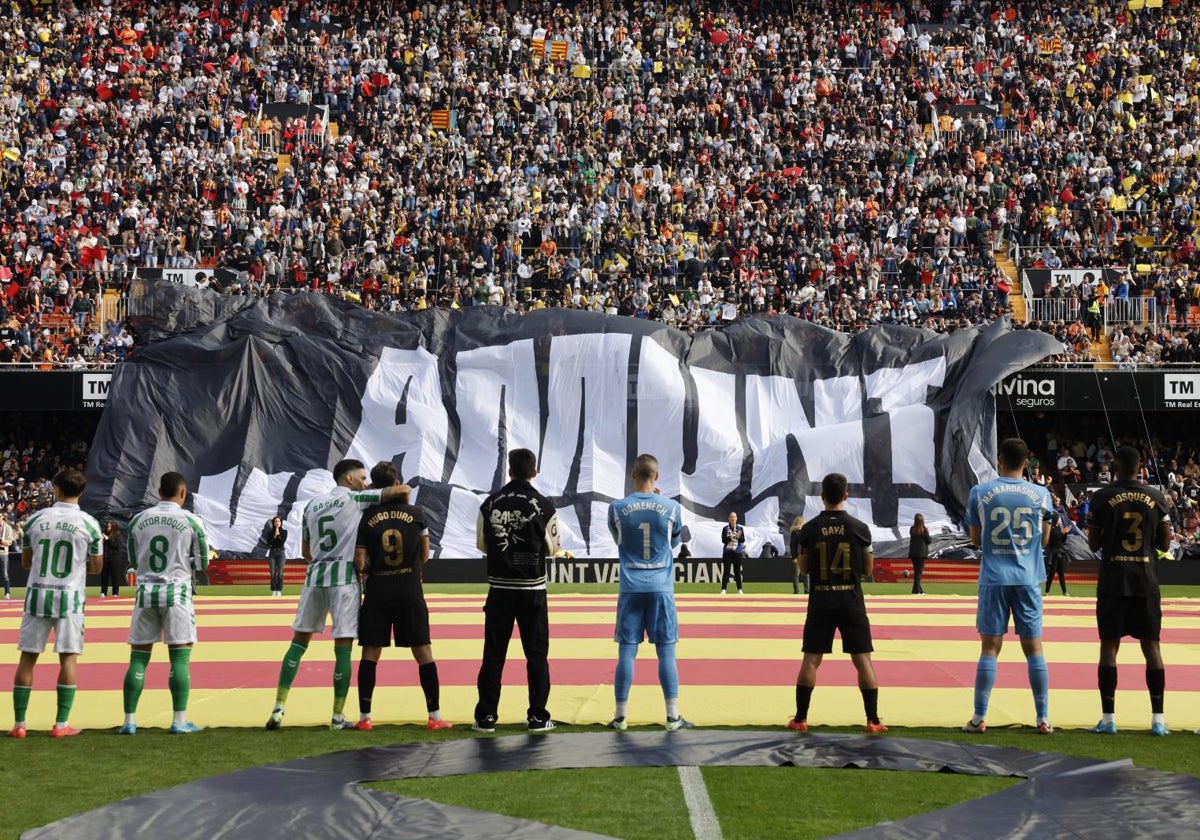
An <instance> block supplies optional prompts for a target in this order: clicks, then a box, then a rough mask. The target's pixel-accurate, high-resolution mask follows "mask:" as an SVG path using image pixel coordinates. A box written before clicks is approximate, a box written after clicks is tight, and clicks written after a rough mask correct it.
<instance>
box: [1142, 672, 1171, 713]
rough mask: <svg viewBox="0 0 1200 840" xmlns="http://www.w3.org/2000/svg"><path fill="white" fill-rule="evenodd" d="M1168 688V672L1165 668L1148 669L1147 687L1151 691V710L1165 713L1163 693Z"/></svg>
mask: <svg viewBox="0 0 1200 840" xmlns="http://www.w3.org/2000/svg"><path fill="white" fill-rule="evenodd" d="M1166 688H1167V672H1166V670H1165V669H1163V668H1147V669H1146V689H1147V690H1148V691H1149V692H1150V711H1151V712H1152V713H1153V714H1156V715H1161V714H1162V713H1163V693H1164V692H1165V691H1166Z"/></svg>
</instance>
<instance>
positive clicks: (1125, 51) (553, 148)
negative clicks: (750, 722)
mask: <svg viewBox="0 0 1200 840" xmlns="http://www.w3.org/2000/svg"><path fill="white" fill-rule="evenodd" d="M11 5H13V7H14V11H15V12H20V13H14V14H12V15H8V16H5V17H4V18H3V19H0V149H2V150H3V170H2V171H0V178H2V179H3V201H2V204H0V234H3V236H2V237H0V283H2V284H3V286H4V289H5V300H4V310H5V311H4V312H3V313H0V314H2V315H4V316H8V317H13V318H15V319H16V321H17V322H18V324H23V325H25V326H26V327H28V329H26V330H24V331H21V330H19V329H17V330H15V332H17V333H18V335H17V336H16V337H15V338H14V339H12V340H11V341H12V349H11V351H10V352H12V353H13V354H14V357H15V358H16V360H54V359H59V358H70V359H74V360H76V361H77V363H79V364H89V363H92V362H93V360H96V359H99V360H100V361H109V360H111V359H113V358H116V357H117V356H118V355H120V353H122V352H124V349H125V348H124V347H121V346H118V345H119V344H121V343H123V342H122V341H120V340H119V339H120V338H121V337H120V335H119V331H118V333H117V335H112V334H111V333H112V330H111V329H110V328H108V327H107V326H101V325H95V326H93V324H92V322H93V313H94V312H96V311H97V310H98V308H99V305H100V303H101V301H102V298H101V296H100V290H101V289H102V288H103V287H104V286H106V285H108V286H117V287H120V286H122V285H124V284H127V283H128V280H129V278H130V276H131V274H132V273H133V272H134V271H135V270H136V269H138V268H150V269H154V268H173V269H188V268H192V269H195V268H210V269H230V271H227V272H221V271H208V272H206V274H205V277H206V280H205V281H202V282H211V283H212V284H213V285H214V286H217V287H219V288H220V289H221V290H222V291H226V292H230V293H243V292H249V293H253V294H264V293H267V292H269V291H274V290H283V291H290V290H299V289H313V290H319V291H325V292H328V293H331V294H336V295H340V296H344V297H347V298H350V299H352V300H355V301H358V302H360V303H361V304H363V305H364V306H368V307H372V308H380V309H386V310H393V311H397V310H404V309H421V308H425V307H428V306H448V307H455V306H457V307H465V306H469V305H479V304H490V305H506V306H510V307H513V308H515V309H517V310H527V309H533V308H542V307H546V306H572V307H584V308H590V309H596V310H601V311H606V312H609V313H617V314H624V315H629V316H633V317H642V318H654V319H660V320H663V321H665V322H667V323H670V324H673V325H675V326H679V327H681V328H684V329H690V330H694V329H698V328H702V327H705V326H709V325H714V324H720V323H722V322H725V321H728V320H732V319H733V318H735V317H738V316H739V315H743V314H750V313H772V312H790V313H792V314H794V315H796V316H798V317H801V318H808V319H811V320H813V321H816V322H819V323H823V324H826V325H828V326H831V327H835V328H839V329H856V328H860V327H863V326H867V325H870V324H876V323H904V324H911V325H914V326H921V327H925V328H928V329H933V330H938V331H942V330H948V329H954V328H956V327H958V326H960V325H964V324H970V323H979V322H981V321H984V320H987V319H990V318H994V317H997V316H998V315H999V314H1001V313H1003V312H1005V311H1006V310H1007V309H1008V294H1009V292H1010V291H1011V289H1010V288H1009V283H1008V280H1007V279H1006V277H1005V276H1004V274H1003V272H1001V271H1000V270H999V269H998V267H997V265H996V261H995V259H994V253H996V252H997V251H1002V250H1005V249H1006V248H1009V247H1011V248H1012V249H1013V251H1012V252H1013V253H1014V255H1016V256H1018V258H1019V259H1020V261H1021V262H1022V263H1023V264H1026V265H1045V266H1050V267H1064V266H1074V265H1080V266H1092V265H1110V264H1122V265H1134V264H1137V263H1141V262H1152V263H1153V272H1152V273H1151V274H1150V275H1148V276H1142V275H1141V274H1135V275H1133V280H1134V283H1136V284H1141V285H1147V284H1148V286H1147V287H1153V286H1155V285H1158V286H1164V287H1167V288H1168V290H1169V293H1170V294H1171V295H1174V296H1175V297H1179V296H1181V295H1182V296H1200V285H1198V284H1197V283H1195V282H1194V280H1195V279H1196V278H1197V277H1198V275H1197V273H1196V272H1194V271H1190V269H1191V268H1193V267H1194V266H1195V264H1196V261H1197V259H1198V257H1197V256H1196V254H1195V249H1194V242H1193V234H1194V225H1193V211H1194V209H1195V193H1196V190H1197V188H1198V184H1200V173H1197V171H1196V169H1197V161H1198V160H1200V156H1197V155H1196V154H1195V139H1194V133H1195V131H1196V128H1197V124H1198V123H1200V111H1198V110H1197V105H1196V98H1195V96H1194V93H1193V91H1194V89H1195V84H1196V81H1197V76H1198V75H1200V62H1198V59H1197V53H1198V52H1200V13H1198V12H1197V10H1196V8H1195V7H1193V6H1191V5H1188V4H1183V3H1178V2H1168V3H1166V5H1165V6H1164V7H1162V8H1151V9H1141V10H1137V11H1133V10H1130V8H1129V4H1127V3H1126V2H1125V0H1121V2H1115V0H1106V2H1100V3H1092V4H1085V3H1083V2H1080V0H1072V2H1068V3H1066V4H1064V5H1063V6H1062V7H1061V8H1057V9H1056V10H1055V11H1054V13H1052V14H1051V13H1049V12H1048V11H1047V10H1046V9H1044V8H1043V6H1042V5H1041V4H1039V3H1036V2H1018V3H1012V4H1011V5H1010V4H1008V3H1000V2H984V3H979V4H966V3H961V2H957V0H950V1H949V2H925V3H922V2H920V1H919V0H905V2H898V3H889V4H883V3H874V4H872V3H862V4H855V5H850V4H846V5H838V4H832V5H827V4H817V3H802V4H794V3H780V2H764V0H758V2H746V3H734V4H725V6H723V7H722V10H721V11H715V10H711V9H710V8H709V7H708V5H707V4H700V3H695V2H685V3H682V4H673V5H671V6H669V7H668V6H666V5H663V4H660V3H657V2H645V3H642V4H638V5H635V6H630V5H629V4H623V3H612V2H599V0H595V1H594V2H590V3H570V2H567V3H551V2H547V1H543V2H532V3H523V4H519V6H518V5H517V4H508V5H503V4H497V5H495V6H494V7H488V8H487V9H486V10H482V9H480V8H478V7H475V6H473V5H471V4H467V3H462V2H454V3H452V2H445V3H441V4H437V3H432V2H429V3H416V2H409V3H391V2H389V3H382V2H365V0H350V2H337V3H334V2H315V1H314V0H297V2H290V3H278V4H271V3H252V2H246V0H240V2H239V1H238V0H226V2H212V3H208V4H201V3H199V2H193V3H184V4H179V5H176V4H150V3H146V2H144V0H111V2H104V3H100V2H75V3H34V2H30V1H29V0H24V2H16V3H12V4H11ZM1135 5H1137V4H1135ZM1131 179H1132V180H1131ZM1147 237H1149V239H1147ZM1189 272H1190V273H1189ZM1189 299H1190V297H1189ZM48 312H58V313H63V314H66V315H69V316H70V320H71V321H73V322H74V326H70V325H68V326H65V327H55V328H54V329H53V331H52V334H47V333H46V332H45V329H46V328H45V327H41V329H38V328H39V327H40V325H41V324H42V322H43V320H44V318H45V316H46V314H47V313H48ZM1034 326H1036V327H1038V328H1045V329H1048V330H1049V331H1051V332H1055V333H1056V334H1061V337H1065V338H1067V339H1071V340H1069V341H1068V342H1067V343H1068V344H1069V345H1070V346H1071V348H1072V349H1071V351H1070V353H1068V354H1067V356H1065V357H1063V359H1062V361H1079V360H1086V359H1088V358H1089V356H1090V348H1089V347H1088V343H1089V341H1088V338H1087V337H1086V336H1084V337H1083V338H1082V340H1075V335H1074V333H1075V332H1077V330H1076V329H1075V327H1074V324H1072V323H1069V322H1064V323H1061V324H1060V323H1054V324H1035V325H1034ZM26 333H27V334H28V340H26V338H25V334H26ZM73 333H74V334H73ZM110 339H112V340H113V341H112V344H109V340H110ZM0 346H7V345H0ZM4 354H5V351H0V360H3V355H4Z"/></svg>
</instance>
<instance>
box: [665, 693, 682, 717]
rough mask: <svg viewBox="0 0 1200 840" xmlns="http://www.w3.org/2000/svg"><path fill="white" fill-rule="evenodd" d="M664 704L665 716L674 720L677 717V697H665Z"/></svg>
mask: <svg viewBox="0 0 1200 840" xmlns="http://www.w3.org/2000/svg"><path fill="white" fill-rule="evenodd" d="M665 704H666V707H667V717H668V718H670V719H671V720H675V719H676V718H678V717H679V698H678V697H667V698H666V699H665Z"/></svg>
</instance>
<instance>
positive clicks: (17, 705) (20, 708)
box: [13, 685, 33, 723]
mask: <svg viewBox="0 0 1200 840" xmlns="http://www.w3.org/2000/svg"><path fill="white" fill-rule="evenodd" d="M32 693H33V686H30V685H14V686H13V722H14V723H24V722H25V715H26V713H28V711H29V695H30V694H32Z"/></svg>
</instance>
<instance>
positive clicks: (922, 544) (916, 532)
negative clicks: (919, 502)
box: [908, 513, 929, 595]
mask: <svg viewBox="0 0 1200 840" xmlns="http://www.w3.org/2000/svg"><path fill="white" fill-rule="evenodd" d="M908 559H909V562H911V563H912V567H913V587H912V594H914V595H924V594H925V587H923V586H921V575H923V574H925V561H926V560H928V559H929V529H928V528H926V527H925V517H924V516H922V515H921V514H919V513H918V514H917V515H916V516H914V517H913V524H912V527H910V528H909V529H908Z"/></svg>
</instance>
